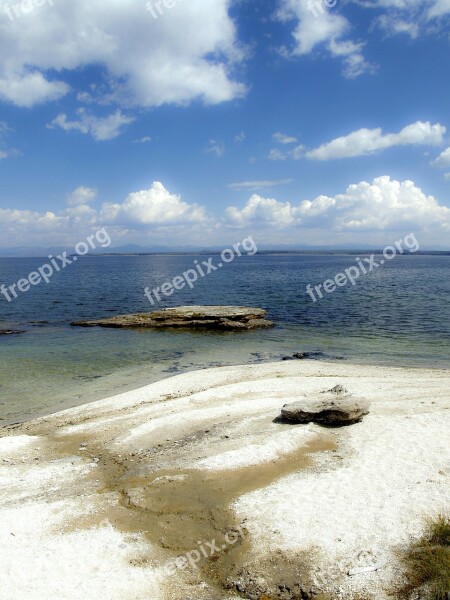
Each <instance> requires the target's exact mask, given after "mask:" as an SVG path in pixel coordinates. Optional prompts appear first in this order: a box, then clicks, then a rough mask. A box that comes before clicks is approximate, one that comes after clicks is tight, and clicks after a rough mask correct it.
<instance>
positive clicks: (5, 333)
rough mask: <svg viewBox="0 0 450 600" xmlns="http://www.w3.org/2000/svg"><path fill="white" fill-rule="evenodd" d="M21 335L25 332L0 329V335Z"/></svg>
mask: <svg viewBox="0 0 450 600" xmlns="http://www.w3.org/2000/svg"><path fill="white" fill-rule="evenodd" d="M21 333H25V331H22V330H19V329H0V335H20V334H21Z"/></svg>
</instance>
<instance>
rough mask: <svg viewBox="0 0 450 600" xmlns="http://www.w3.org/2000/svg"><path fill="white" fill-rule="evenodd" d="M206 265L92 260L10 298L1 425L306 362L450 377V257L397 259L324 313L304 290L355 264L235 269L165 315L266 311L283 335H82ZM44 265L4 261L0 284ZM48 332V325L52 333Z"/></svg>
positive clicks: (0, 368) (0, 344)
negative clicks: (166, 383) (187, 309)
mask: <svg viewBox="0 0 450 600" xmlns="http://www.w3.org/2000/svg"><path fill="white" fill-rule="evenodd" d="M195 259H199V260H205V257H196V256H166V255H164V256H117V257H114V256H110V257H85V258H80V260H78V262H77V263H75V264H73V265H71V266H69V267H67V268H66V269H65V270H63V271H61V272H60V273H57V274H55V275H54V276H53V278H52V279H51V281H50V283H49V284H45V283H41V284H40V285H38V286H36V287H33V288H32V289H31V290H30V291H29V292H27V293H25V294H20V295H19V297H18V298H17V299H15V300H14V301H13V302H11V303H8V302H7V301H6V299H5V298H4V297H3V296H0V328H12V329H22V330H25V331H26V333H25V334H23V335H18V336H0V419H1V420H2V422H3V424H6V423H10V422H14V421H17V420H21V419H24V418H27V417H30V416H35V415H40V414H46V413H49V412H52V411H55V410H59V409H61V408H66V407H69V406H73V405H76V404H81V403H84V402H88V401H92V400H95V399H99V398H102V397H105V396H108V395H113V394H115V393H119V392H122V391H125V390H127V389H131V388H134V387H137V386H140V385H144V384H146V383H150V382H152V381H156V380H158V379H161V378H162V377H167V376H170V375H172V374H175V373H179V372H183V371H186V370H192V369H198V368H202V367H208V366H217V365H228V364H241V363H248V362H261V361H266V360H279V359H281V358H282V357H283V356H287V355H291V354H293V353H294V352H299V351H314V352H322V353H324V357H325V358H326V359H327V360H343V359H345V360H349V361H353V362H363V363H377V364H386V365H393V364H395V365H400V366H401V365H405V366H418V367H421V366H429V367H439V368H448V367H449V365H450V361H449V349H450V346H449V342H450V301H449V298H450V257H448V256H417V255H408V256H399V257H397V258H396V259H395V260H393V261H391V262H389V263H386V264H385V265H384V266H383V267H382V268H379V269H377V270H376V271H374V272H372V273H370V274H368V275H366V276H364V277H361V278H360V279H359V281H358V282H357V285H356V286H354V287H353V286H351V285H348V286H346V287H343V288H339V289H337V290H336V291H335V292H334V293H332V294H329V295H328V294H326V295H325V297H324V298H323V299H322V300H320V301H319V302H317V303H314V302H313V301H312V300H311V298H310V297H309V296H308V295H307V293H306V290H305V288H306V285H307V284H308V283H311V284H312V285H316V284H319V283H321V282H323V281H324V280H326V279H329V278H334V276H335V275H336V273H338V272H340V271H343V270H344V269H346V268H348V267H350V266H352V265H355V257H353V256H347V255H342V256H309V255H308V256H306V255H302V256H292V255H284V256H275V255H270V256H267V255H256V256H243V257H240V258H236V259H235V261H234V262H232V263H230V264H228V265H226V266H225V267H224V268H223V269H222V270H219V271H216V272H214V273H212V274H211V275H209V276H208V277H205V278H204V279H200V280H199V281H198V282H197V283H196V285H195V287H194V288H193V289H189V288H186V289H184V290H181V291H177V292H176V293H175V294H174V295H173V296H171V297H170V298H165V299H164V301H163V302H162V303H161V304H160V305H159V307H168V306H177V305H186V304H221V305H223V304H224V305H227V304H228V305H241V306H260V307H264V308H267V309H268V311H269V315H270V318H271V319H272V320H273V321H275V323H276V325H277V326H276V328H274V329H270V330H259V331H254V332H245V333H240V334H231V333H222V334H220V333H192V332H161V331H136V330H131V331H129V330H115V329H102V328H95V329H81V328H73V327H71V326H70V323H71V322H72V321H74V320H79V319H91V318H97V317H107V316H112V315H116V314H123V313H131V312H147V311H149V310H153V309H154V308H157V307H156V306H155V307H152V306H151V304H150V303H149V301H148V300H147V299H146V298H145V296H144V293H143V290H144V288H145V287H146V286H149V287H150V289H152V288H154V287H157V286H160V285H161V284H162V283H164V282H165V281H167V280H171V279H173V278H174V277H175V276H177V275H180V274H181V273H183V272H184V271H185V270H186V269H189V268H192V266H193V261H194V260H195ZM43 262H44V261H43V259H39V258H37V259H0V283H5V284H6V285H10V284H11V283H14V282H17V281H18V280H19V279H21V278H23V277H27V276H28V274H29V273H30V272H32V271H35V270H36V269H37V268H38V267H39V266H41V264H42V263H43ZM42 321H44V322H42Z"/></svg>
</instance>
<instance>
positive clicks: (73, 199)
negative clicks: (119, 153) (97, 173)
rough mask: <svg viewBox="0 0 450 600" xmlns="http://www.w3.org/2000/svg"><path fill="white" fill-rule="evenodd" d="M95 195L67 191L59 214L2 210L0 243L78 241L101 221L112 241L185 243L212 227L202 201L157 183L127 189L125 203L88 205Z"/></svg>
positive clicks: (84, 189)
mask: <svg viewBox="0 0 450 600" xmlns="http://www.w3.org/2000/svg"><path fill="white" fill-rule="evenodd" d="M96 197H97V191H96V190H94V189H92V188H87V187H83V186H80V187H78V188H77V189H76V190H74V191H73V192H72V193H71V194H70V195H69V196H68V198H67V205H68V206H67V208H65V209H64V210H62V211H61V212H59V213H55V212H52V211H47V212H42V213H39V212H34V211H29V210H14V209H0V231H1V232H2V244H1V245H2V246H13V247H14V246H19V245H26V246H31V245H43V246H48V245H60V244H61V245H65V244H76V243H77V242H78V241H80V240H83V239H85V238H86V236H87V235H89V234H90V233H91V232H92V231H93V230H95V229H98V228H100V227H105V226H107V228H108V231H109V232H110V234H111V237H113V245H118V244H120V243H122V240H124V241H125V242H127V241H130V240H136V241H137V242H139V243H149V242H151V241H152V239H153V241H154V240H156V239H159V242H160V243H163V242H164V243H166V242H167V236H168V235H171V236H173V238H175V237H176V236H178V237H179V239H180V240H182V242H183V243H186V239H194V238H195V237H196V236H197V237H198V238H200V239H202V236H203V238H204V236H205V235H207V234H208V233H209V232H210V231H211V227H214V223H213V222H212V221H211V218H210V217H209V215H208V214H207V213H206V210H205V209H204V208H203V207H202V206H199V205H198V204H188V203H186V202H183V201H182V200H181V198H180V197H179V196H177V195H175V194H171V193H170V192H169V191H168V190H167V189H166V188H165V187H164V186H163V185H162V184H161V183H158V182H155V183H153V185H152V186H151V187H150V189H148V190H142V191H139V192H134V193H131V194H129V196H128V197H127V198H126V199H125V200H124V202H123V203H117V204H112V203H104V204H103V205H102V207H101V209H100V210H96V209H94V208H91V207H90V206H89V202H91V201H92V200H94V199H95V198H96ZM150 235H151V236H152V239H150V237H149V236H150ZM125 242H123V243H125ZM201 243H203V242H201Z"/></svg>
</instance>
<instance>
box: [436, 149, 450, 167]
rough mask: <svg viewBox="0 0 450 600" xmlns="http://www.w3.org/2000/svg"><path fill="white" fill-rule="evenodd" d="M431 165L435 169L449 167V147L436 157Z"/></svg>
mask: <svg viewBox="0 0 450 600" xmlns="http://www.w3.org/2000/svg"><path fill="white" fill-rule="evenodd" d="M431 164H433V165H434V166H435V167H450V147H449V148H447V150H444V152H441V154H440V155H439V156H438V157H437V159H436V160H434V161H433V162H432V163H431Z"/></svg>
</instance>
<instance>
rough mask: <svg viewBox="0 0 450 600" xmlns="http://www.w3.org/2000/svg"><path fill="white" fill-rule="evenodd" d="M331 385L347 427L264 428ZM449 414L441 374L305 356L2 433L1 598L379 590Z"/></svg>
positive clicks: (449, 479) (436, 461)
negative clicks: (351, 410) (353, 405)
mask: <svg viewBox="0 0 450 600" xmlns="http://www.w3.org/2000/svg"><path fill="white" fill-rule="evenodd" d="M338 384H340V385H343V386H345V388H347V389H348V390H349V393H351V394H354V395H356V396H364V397H365V398H367V399H368V400H370V401H371V408H370V413H369V414H368V415H367V416H365V417H364V420H362V421H361V422H359V423H356V424H353V425H350V426H347V427H341V428H338V429H333V428H326V427H321V426H319V425H315V424H306V425H304V424H303V425H301V424H288V423H282V422H277V420H276V417H277V416H278V415H279V414H280V411H281V408H282V406H283V405H284V404H287V403H291V402H296V401H298V400H300V399H301V398H302V396H304V395H305V396H307V397H309V398H311V397H313V396H317V395H319V394H320V392H323V391H324V390H329V389H331V388H332V387H334V386H336V385H338ZM449 408H450V371H443V370H419V369H395V368H384V367H374V366H370V367H369V366H358V365H349V364H347V363H339V364H331V363H321V362H317V361H309V360H305V361H292V362H285V363H276V364H275V363H274V364H270V365H267V364H262V365H257V366H242V367H227V368H221V369H208V370H204V371H199V372H195V373H188V374H184V375H179V376H177V377H173V378H170V379H167V380H164V381H161V382H159V383H156V384H153V385H150V386H147V387H145V388H142V389H138V390H135V391H133V392H129V393H126V394H122V395H120V396H116V397H114V398H110V399H107V400H103V401H101V402H96V403H94V404H89V405H84V406H81V407H78V408H75V409H70V410H68V411H65V412H63V413H59V414H56V415H52V416H49V417H46V418H42V419H39V420H36V421H32V422H28V423H25V424H22V425H18V426H11V427H9V428H6V429H3V430H1V431H0V484H1V498H0V549H1V550H0V590H1V591H0V597H1V598H2V600H22V599H23V600H52V599H58V600H66V599H67V600H81V599H85V598H87V599H89V600H94V599H95V600H160V599H161V600H165V599H170V600H190V599H192V600H219V599H230V600H231V599H234V598H255V599H262V598H266V599H267V598H280V599H281V598H283V599H290V598H292V599H293V598H317V599H319V598H329V599H332V600H335V599H340V598H342V599H356V598H358V599H361V598H365V599H376V600H383V599H384V598H388V595H387V593H388V590H389V589H390V588H391V586H392V585H393V584H394V583H395V582H398V580H399V578H401V570H400V567H399V565H398V562H397V559H396V554H395V553H396V551H397V550H398V549H399V548H402V547H403V546H404V545H406V544H408V542H410V541H411V540H413V539H415V538H417V537H419V536H420V535H421V533H422V531H423V529H424V525H425V519H426V518H427V517H430V516H435V515H437V514H439V513H448V511H449V504H448V490H449V487H450V486H449V483H450V465H449V451H448V432H449V430H450V411H449ZM274 420H275V422H274ZM211 553H213V556H210V555H211ZM205 555H206V556H207V558H205ZM198 556H199V557H200V558H198ZM175 560H177V564H175V563H174V561H175ZM349 573H350V574H349ZM302 594H303V595H302Z"/></svg>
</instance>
